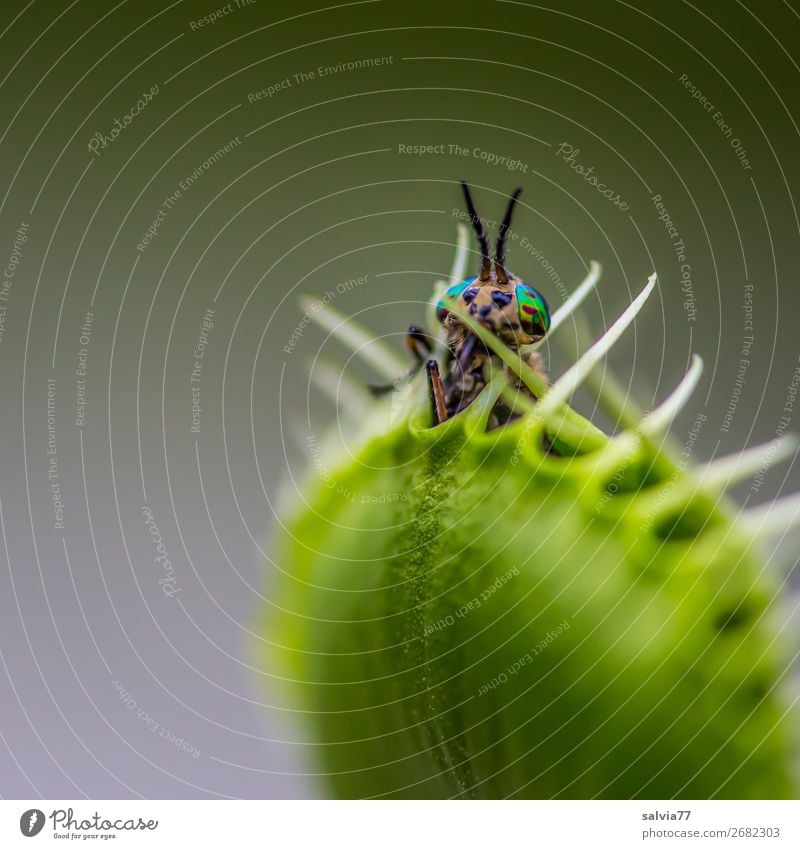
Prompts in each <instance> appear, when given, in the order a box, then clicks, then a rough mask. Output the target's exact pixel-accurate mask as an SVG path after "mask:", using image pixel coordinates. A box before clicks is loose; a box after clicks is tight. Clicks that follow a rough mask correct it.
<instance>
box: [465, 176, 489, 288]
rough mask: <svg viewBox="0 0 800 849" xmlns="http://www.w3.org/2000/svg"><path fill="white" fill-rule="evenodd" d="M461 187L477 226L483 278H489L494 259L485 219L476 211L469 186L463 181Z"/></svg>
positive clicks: (470, 214)
mask: <svg viewBox="0 0 800 849" xmlns="http://www.w3.org/2000/svg"><path fill="white" fill-rule="evenodd" d="M461 188H462V189H463V190H464V198H465V199H466V201H467V211H468V212H469V217H470V221H472V226H473V227H474V228H475V235H476V236H477V237H478V243H479V244H480V246H481V274H480V279H481V280H488V279H489V273H490V271H491V269H492V261H491V259H490V258H489V239H488V238H487V237H486V230H484V228H483V221H481V219H480V216H479V215H478V213H477V212H476V211H475V204H474V203H473V202H472V194H471V193H470V190H469V186H468V185H467V184H466V183H465V182H464V180H462V181H461Z"/></svg>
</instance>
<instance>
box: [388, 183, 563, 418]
mask: <svg viewBox="0 0 800 849" xmlns="http://www.w3.org/2000/svg"><path fill="white" fill-rule="evenodd" d="M461 187H462V189H463V191H464V198H465V200H466V204H467V210H468V212H469V216H470V221H471V222H472V226H473V228H474V229H475V234H476V236H477V239H478V244H479V246H480V252H481V267H480V273H479V274H478V276H477V277H468V278H467V279H465V280H463V281H461V282H460V283H456V284H455V285H453V286H451V287H450V288H449V289H447V290H446V291H445V292H444V294H443V295H442V298H441V300H440V301H439V303H438V304H437V307H436V317H437V319H438V320H439V321H440V322H441V324H442V325H443V326H444V327H445V329H446V330H447V356H446V364H445V372H444V374H441V373H440V371H439V363H438V362H437V361H436V359H434V358H433V357H432V356H431V354H432V352H433V340H432V339H431V337H430V336H429V335H428V334H426V333H425V331H423V330H421V329H420V328H419V327H417V326H415V325H412V326H411V327H409V328H408V333H407V334H406V345H407V347H408V350H409V351H410V353H411V355H412V356H413V357H414V359H415V361H416V362H415V364H414V366H412V368H411V369H410V370H409V372H408V374H407V375H405V376H406V377H410V376H411V375H413V374H415V373H416V372H417V371H418V370H419V369H420V368H422V366H423V365H424V366H425V369H426V371H427V375H428V388H429V392H430V399H431V409H432V413H433V423H434V425H437V424H441V423H442V422H444V421H447V419H449V418H451V417H452V416H454V415H455V414H456V413H458V412H460V411H461V410H463V409H464V408H465V407H467V406H469V404H471V403H472V402H473V401H474V400H475V398H477V396H478V394H479V393H480V392H481V390H482V389H483V388H484V387H485V386H486V382H487V372H488V367H489V365H490V363H491V362H492V361H493V360H494V362H495V363H496V362H498V361H499V358H497V357H496V355H495V354H493V353H492V352H491V351H490V350H489V349H488V348H487V347H486V346H485V345H484V343H483V342H482V341H481V340H480V339H479V338H478V336H476V335H475V334H474V333H472V332H471V331H470V330H469V329H468V328H467V327H466V325H465V324H464V323H463V322H462V321H461V320H460V318H459V314H458V310H459V309H461V310H464V311H466V312H468V313H469V314H470V315H471V316H472V317H473V318H474V319H475V320H476V321H478V322H479V323H480V324H481V325H482V326H483V327H485V328H486V329H487V330H489V331H491V332H492V333H493V334H495V335H496V336H497V337H498V338H499V339H501V340H502V341H503V342H504V343H505V344H506V345H507V346H508V347H509V348H511V349H512V350H515V351H516V350H519V348H520V347H522V346H524V345H530V344H532V343H533V342H538V341H539V340H540V339H542V338H544V336H545V335H546V333H547V331H548V330H549V329H550V308H549V306H548V305H547V301H546V300H545V299H544V297H543V296H542V294H541V293H540V292H538V291H537V290H536V289H534V288H533V287H532V286H529V285H527V284H526V283H523V282H522V281H521V280H520V279H519V278H518V277H516V276H515V275H514V274H512V273H511V272H510V271H509V270H508V269H507V268H506V253H505V246H506V236H507V235H508V228H509V225H510V224H511V216H512V214H513V211H514V205H515V204H516V202H517V198H518V197H519V195H520V192H521V191H522V189H521V188H518V189H516V190H515V191H514V192H513V194H512V195H511V198H510V200H509V202H508V207H507V208H506V213H505V216H504V217H503V221H502V223H501V225H500V230H499V233H498V236H497V245H496V248H495V254H494V261H492V258H491V257H490V254H489V239H488V237H487V235H486V230H485V229H484V226H483V222H482V220H481V218H480V216H479V215H478V213H477V212H476V210H475V204H474V202H473V200H472V194H471V192H470V190H469V186H468V185H467V184H466V183H465V182H464V181H463V180H462V181H461ZM493 265H494V268H493V267H492V266H493ZM523 356H525V358H526V361H527V362H528V364H529V365H530V366H531V367H533V368H534V369H536V370H537V371H538V372H539V373H540V374H541V375H542V376H543V377H544V376H545V375H544V370H543V367H542V363H541V359H540V358H539V355H538V354H536V353H535V352H531V353H527V354H523ZM512 385H515V386H519V388H520V391H522V392H526V393H528V394H530V393H529V392H528V390H527V389H525V388H524V387H523V386H522V385H521V384H520V383H519V381H518V380H516V379H515V378H512ZM391 388H392V384H390V385H389V386H388V387H373V391H374V392H382V391H388V389H391ZM516 415H517V414H515V413H514V411H513V410H511V409H510V408H508V407H507V406H506V405H505V404H504V403H503V402H502V401H498V402H497V405H496V406H495V408H494V410H493V411H492V415H491V417H490V421H489V427H490V428H492V427H498V426H500V425H502V424H505V423H506V422H508V421H510V420H511V419H512V418H514V417H515V416H516Z"/></svg>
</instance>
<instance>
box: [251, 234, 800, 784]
mask: <svg viewBox="0 0 800 849" xmlns="http://www.w3.org/2000/svg"><path fill="white" fill-rule="evenodd" d="M460 244H461V249H460V251H459V255H458V256H457V259H456V263H455V265H454V270H453V275H452V277H453V279H460V278H461V276H463V255H464V250H465V249H464V234H463V233H461V237H460ZM599 272H600V269H599V267H598V266H596V265H593V267H592V269H591V271H590V273H589V276H588V277H587V279H586V280H585V281H584V282H583V284H581V286H580V287H578V289H577V290H576V292H575V294H574V295H573V297H572V298H571V299H570V300H569V301H568V302H567V303H566V304H565V305H564V306H563V307H562V308H561V310H559V311H558V312H556V313H555V314H554V316H553V327H552V330H551V333H552V332H554V331H555V330H556V329H557V327H558V325H559V324H561V323H563V321H564V319H565V318H566V317H567V315H569V314H570V313H571V312H572V311H573V310H574V309H575V308H576V307H577V306H578V304H579V303H580V301H581V300H582V299H583V298H584V297H585V296H586V294H587V293H588V292H589V291H590V290H591V288H592V287H593V286H594V285H595V284H596V282H597V279H598V278H599ZM655 283H656V280H655V275H654V276H653V277H652V278H651V279H650V281H649V282H648V285H647V287H645V289H644V290H643V292H642V293H641V294H640V295H639V297H638V298H637V299H636V300H635V301H634V302H633V304H632V305H631V307H629V309H628V310H627V311H626V312H625V313H624V314H623V316H622V317H621V318H620V319H619V320H618V321H617V322H616V323H615V324H614V325H613V326H612V327H611V328H610V329H609V331H608V332H607V333H606V334H605V335H604V336H603V337H602V338H601V339H600V340H599V341H598V342H597V343H595V344H594V345H593V346H591V347H590V348H589V349H588V350H587V351H586V352H585V353H584V354H583V355H582V356H581V357H580V358H579V359H578V360H577V362H576V364H575V365H574V366H573V367H572V368H571V369H569V370H568V371H567V373H566V374H565V375H564V376H563V377H562V378H561V379H559V380H557V381H556V382H555V383H554V385H553V386H551V387H548V386H547V385H546V384H545V383H544V382H543V381H542V379H541V378H540V377H539V376H538V375H537V374H535V373H533V372H532V371H531V370H530V369H527V367H526V366H525V365H524V364H523V363H522V362H521V360H520V358H519V356H518V354H517V353H516V352H513V351H510V350H508V349H506V348H504V346H503V345H502V344H501V343H500V342H498V341H497V339H495V338H494V337H492V336H491V335H489V334H486V333H485V331H481V329H480V328H479V327H478V326H477V325H476V326H475V327H473V328H472V329H473V330H474V332H476V333H480V334H481V335H482V337H483V338H484V341H485V342H486V344H488V345H490V346H491V347H492V348H493V350H494V351H495V353H497V355H498V357H499V358H500V359H502V360H503V361H504V362H505V363H507V364H508V366H509V367H510V369H511V370H512V371H514V372H515V373H516V374H517V375H518V376H519V378H520V379H521V380H522V381H523V382H524V383H526V384H527V385H528V386H529V387H530V389H531V390H532V392H533V393H534V395H535V396H536V397H537V398H538V399H539V400H538V401H537V402H536V403H535V404H534V403H531V402H530V401H526V400H525V399H524V398H522V397H520V396H519V395H517V396H516V398H515V397H514V393H513V392H512V390H511V387H510V384H509V382H508V381H507V379H506V377H505V376H504V374H505V373H504V372H503V370H502V369H499V368H496V369H495V370H494V373H493V374H492V376H491V379H490V381H489V385H488V386H487V387H486V389H485V390H484V391H483V392H482V393H481V395H480V396H479V398H478V399H477V401H476V402H474V403H473V404H472V405H471V406H470V407H468V408H467V409H466V410H464V411H463V412H461V413H459V414H458V415H456V416H455V417H454V418H452V419H450V420H449V421H447V422H446V423H444V424H442V425H440V426H438V427H436V428H431V427H430V417H429V416H430V414H429V409H428V402H427V398H426V394H425V387H424V384H423V379H422V378H421V377H419V378H416V379H415V381H414V382H413V383H412V385H411V390H410V392H411V394H410V396H409V397H408V399H407V400H406V401H405V402H404V405H403V407H402V409H400V410H398V409H397V405H396V404H395V405H394V407H393V405H392V402H391V400H385V401H373V400H366V399H365V398H363V397H362V396H363V393H362V392H361V391H360V389H359V388H358V387H347V396H348V404H347V406H348V409H349V411H350V412H355V414H356V415H355V418H356V419H358V420H360V421H361V422H362V427H361V429H360V432H359V433H358V436H357V437H356V438H354V439H353V441H352V444H351V445H350V446H349V451H348V452H347V453H345V454H343V455H342V456H340V457H338V458H336V457H332V456H328V455H326V457H325V464H326V469H328V470H329V474H326V475H325V476H324V477H321V476H320V475H319V473H318V472H311V473H310V474H309V477H308V480H307V482H306V485H305V487H304V488H303V490H302V494H303V498H302V500H301V499H297V502H296V503H295V505H294V506H293V507H292V508H290V509H289V510H288V511H287V512H286V513H285V515H284V516H283V517H282V519H281V522H280V528H279V530H278V533H277V539H276V541H275V557H274V562H275V565H276V566H277V573H276V574H277V584H276V585H275V586H273V588H272V589H271V591H270V592H271V599H272V600H271V603H270V605H269V606H268V609H267V610H266V612H265V617H264V620H263V631H262V632H263V634H264V636H265V643H266V645H267V646H268V649H267V663H266V668H267V671H268V672H269V674H270V676H272V677H271V678H270V680H271V681H272V682H273V684H274V685H275V686H276V687H277V688H278V689H279V691H280V692H281V693H282V697H283V700H284V702H283V703H284V706H286V707H287V708H289V709H290V710H293V711H296V712H297V716H298V717H300V718H301V719H302V721H303V722H304V723H305V724H306V730H307V732H308V733H309V734H310V739H311V742H312V743H313V747H312V748H313V751H314V752H315V753H316V755H317V756H318V763H319V766H320V770H319V771H320V772H321V773H325V774H326V776H327V781H328V783H329V789H330V792H332V793H333V794H334V795H336V796H339V797H366V796H369V797H374V796H395V797H489V798H498V797H534V798H550V797H575V798H593V797H606V798H631V797H640V798H673V797H681V798H709V797H724V798H783V797H794V796H795V795H796V794H797V789H798V785H797V775H796V762H795V761H793V758H794V757H795V754H794V752H795V748H794V747H795V744H796V741H797V734H796V730H797V728H796V715H795V714H794V713H793V712H792V711H791V710H790V708H791V703H792V699H791V694H788V693H787V689H786V685H785V681H784V679H785V677H786V675H787V669H788V655H787V651H786V646H785V645H784V642H783V639H782V637H781V634H780V629H779V627H778V625H777V624H776V605H777V603H778V600H779V599H780V591H779V590H780V588H779V584H778V579H777V577H776V575H774V574H773V573H772V572H771V571H770V569H769V568H767V566H766V565H765V562H764V560H763V557H762V554H761V549H760V545H761V542H760V541H761V540H762V539H763V537H764V536H765V534H766V533H767V532H768V531H769V530H770V529H771V528H773V529H774V527H775V526H777V525H778V524H780V523H785V521H786V516H785V515H784V514H785V513H786V512H787V510H788V509H789V508H787V507H781V506H780V505H778V506H777V507H776V508H775V510H774V511H773V512H772V513H768V512H766V511H764V510H762V511H758V512H751V513H750V514H742V515H739V514H738V511H737V508H736V507H735V506H734V505H733V504H732V503H731V502H730V501H729V500H728V498H727V497H726V496H725V494H724V490H725V487H726V486H727V485H728V484H729V483H730V481H731V480H734V479H740V478H743V477H745V476H747V475H749V474H752V473H753V471H754V470H755V469H757V468H758V466H759V465H760V463H761V461H762V458H763V455H764V449H751V450H750V451H747V452H744V453H743V454H741V455H738V456H737V457H734V458H728V459H724V460H721V461H716V462H714V463H710V464H707V465H705V466H689V465H688V461H687V454H686V452H685V451H684V452H681V451H679V449H678V448H677V447H676V446H675V445H674V444H673V443H672V442H671V441H670V440H669V438H668V437H666V436H665V435H664V434H665V431H666V429H667V427H668V425H669V424H670V422H671V421H672V419H673V417H674V415H675V414H676V413H677V412H678V411H679V410H680V409H681V408H682V407H683V405H684V404H685V402H686V399H687V398H688V396H689V394H690V393H691V391H692V389H693V388H694V386H695V385H696V383H697V380H698V378H699V376H700V371H701V363H700V361H699V359H697V358H695V360H694V361H693V364H692V366H691V368H690V370H689V372H688V373H687V376H686V378H685V379H684V381H683V382H682V383H681V385H680V386H679V387H678V388H677V389H676V390H675V392H674V393H673V394H672V395H671V396H670V398H668V399H667V400H666V401H665V402H664V404H663V405H662V406H661V407H660V408H659V409H657V410H655V411H653V412H651V413H650V414H649V415H646V416H643V415H642V414H641V413H640V412H639V411H637V410H635V409H632V407H631V404H630V402H628V401H625V403H624V404H623V402H622V400H621V398H622V394H621V393H620V391H619V389H618V388H616V387H615V386H614V385H613V384H609V383H608V378H607V377H606V378H605V384H604V388H603V389H602V399H603V400H604V401H605V403H606V404H607V406H608V407H609V408H610V409H612V410H613V411H615V413H616V414H617V417H618V418H620V420H621V421H622V422H623V424H624V425H627V426H626V427H625V428H624V429H623V430H622V432H621V433H619V434H618V435H616V436H613V437H608V436H606V435H605V434H603V433H601V432H600V431H599V430H598V429H597V428H596V427H594V426H593V425H592V424H591V423H590V422H588V421H586V420H585V419H584V418H582V417H581V416H579V415H578V414H577V413H576V412H575V411H573V410H572V409H571V408H570V407H568V406H567V405H566V401H567V400H568V399H569V398H570V397H571V394H572V392H573V391H574V389H575V388H576V387H577V386H578V385H580V384H581V383H583V382H585V381H588V382H589V383H591V382H592V381H595V382H596V377H595V376H594V371H595V366H596V365H597V363H598V362H599V361H600V359H601V358H602V357H603V356H604V355H605V353H606V352H607V351H608V349H609V348H610V347H611V345H612V344H613V343H614V342H615V341H616V339H617V338H618V337H619V335H620V334H621V333H622V332H623V330H624V328H625V327H626V326H627V325H628V324H629V323H630V322H631V321H632V320H633V318H634V316H635V315H636V313H637V312H638V311H639V309H640V308H641V307H642V306H643V305H644V303H645V301H646V300H647V297H648V295H649V294H650V292H651V291H652V290H653V287H654V286H655ZM442 285H444V284H442ZM441 288H442V287H441V286H440V287H438V289H437V292H435V293H434V298H433V301H434V302H435V300H436V299H437V297H438V294H439V292H440V291H441ZM309 314H311V315H313V316H315V317H316V319H317V320H318V321H319V323H320V324H322V325H323V326H324V327H326V328H327V329H328V330H330V331H332V332H334V333H336V334H337V335H338V336H339V337H340V338H341V339H342V340H344V341H346V342H349V343H350V344H351V345H352V347H353V348H354V350H359V351H362V352H363V353H365V354H366V356H367V357H368V358H369V361H370V362H371V363H372V365H373V366H374V367H376V368H377V369H378V371H379V372H381V373H382V374H384V375H385V376H386V377H388V378H390V379H391V378H393V377H395V376H396V375H397V374H399V373H400V372H401V371H402V370H403V364H402V363H400V362H397V358H396V357H395V356H394V354H393V353H392V352H391V351H390V350H387V349H384V348H383V347H382V346H380V345H379V344H377V343H370V344H369V345H366V346H365V344H364V343H365V340H366V338H367V336H366V335H365V333H364V331H361V330H357V329H356V330H354V327H353V325H352V323H351V322H349V321H346V320H345V319H344V317H342V316H340V315H338V314H337V313H336V312H335V311H334V310H333V309H331V308H330V307H326V308H324V309H318V310H316V311H309ZM465 321H469V319H468V317H465ZM323 384H329V381H327V380H326V381H323ZM501 393H504V394H505V396H506V398H507V400H509V401H514V402H515V403H516V404H517V405H518V407H519V408H520V410H521V411H522V412H523V415H522V416H521V417H520V418H519V419H518V420H516V421H514V422H513V423H512V424H510V425H508V426H506V427H503V428H499V429H496V430H492V431H489V432H487V431H486V421H487V418H488V414H489V411H490V409H491V407H492V406H493V404H494V403H495V402H496V400H497V398H498V397H499V396H500V394H501ZM320 450H323V451H324V449H320ZM788 450H794V442H793V440H790V439H788V438H785V439H784V440H782V442H781V444H780V445H778V446H777V447H776V448H775V449H774V450H773V457H772V459H773V460H775V459H777V456H775V455H785V454H786V453H787V451H788ZM790 507H791V509H792V511H794V508H795V507H796V505H795V504H794V502H792V504H791V505H790Z"/></svg>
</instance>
